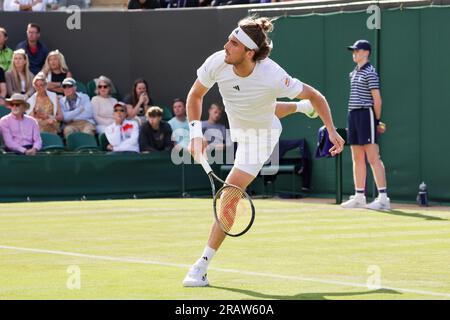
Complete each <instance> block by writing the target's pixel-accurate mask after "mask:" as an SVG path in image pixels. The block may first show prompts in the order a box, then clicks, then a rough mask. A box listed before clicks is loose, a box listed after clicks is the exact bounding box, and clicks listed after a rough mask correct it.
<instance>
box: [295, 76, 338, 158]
mask: <svg viewBox="0 0 450 320" xmlns="http://www.w3.org/2000/svg"><path fill="white" fill-rule="evenodd" d="M296 98H298V99H308V100H309V101H311V104H312V105H313V107H314V109H316V111H317V113H318V114H319V117H320V119H322V121H323V123H324V124H325V126H326V127H327V130H328V135H329V138H330V141H331V142H332V143H333V147H332V148H331V149H330V153H331V155H332V156H334V155H336V154H338V153H340V152H342V150H344V143H345V141H344V139H342V137H341V136H340V135H339V134H338V133H337V131H336V128H335V127H334V123H333V118H332V116H331V111H330V107H329V106H328V102H327V100H326V99H325V97H324V96H323V95H322V94H321V93H320V92H319V91H318V90H316V89H314V88H313V87H311V86H309V85H307V84H303V90H302V92H300V94H299V95H298V96H297V97H296Z"/></svg>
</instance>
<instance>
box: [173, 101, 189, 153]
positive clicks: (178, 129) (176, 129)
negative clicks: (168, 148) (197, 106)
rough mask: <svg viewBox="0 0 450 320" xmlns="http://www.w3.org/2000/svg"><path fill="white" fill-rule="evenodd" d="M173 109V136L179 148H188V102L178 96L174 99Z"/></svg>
mask: <svg viewBox="0 0 450 320" xmlns="http://www.w3.org/2000/svg"><path fill="white" fill-rule="evenodd" d="M172 111H173V114H174V117H173V118H172V119H170V120H169V125H170V127H171V128H172V132H173V138H172V140H173V141H175V146H176V148H177V149H180V148H184V149H186V148H187V147H188V145H189V123H188V120H187V117H186V103H185V102H184V100H183V99H181V98H177V99H175V100H174V101H173V104H172Z"/></svg>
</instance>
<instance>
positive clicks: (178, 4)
mask: <svg viewBox="0 0 450 320" xmlns="http://www.w3.org/2000/svg"><path fill="white" fill-rule="evenodd" d="M166 2H167V4H168V5H167V7H168V8H189V7H198V6H200V4H199V0H166ZM209 2H210V3H211V1H209Z"/></svg>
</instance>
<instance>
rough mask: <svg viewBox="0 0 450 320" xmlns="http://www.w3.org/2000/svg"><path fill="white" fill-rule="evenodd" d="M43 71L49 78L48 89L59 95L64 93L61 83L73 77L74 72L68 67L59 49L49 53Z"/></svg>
mask: <svg viewBox="0 0 450 320" xmlns="http://www.w3.org/2000/svg"><path fill="white" fill-rule="evenodd" d="M42 72H44V74H45V77H46V78H47V88H48V90H49V91H52V92H55V93H57V94H59V95H64V90H63V88H62V87H61V83H62V82H63V80H64V79H65V78H72V73H71V72H70V71H69V68H68V67H67V64H66V59H65V58H64V55H63V54H62V53H61V52H59V50H54V51H51V52H50V53H49V54H48V56H47V58H46V59H45V64H44V67H43V68H42Z"/></svg>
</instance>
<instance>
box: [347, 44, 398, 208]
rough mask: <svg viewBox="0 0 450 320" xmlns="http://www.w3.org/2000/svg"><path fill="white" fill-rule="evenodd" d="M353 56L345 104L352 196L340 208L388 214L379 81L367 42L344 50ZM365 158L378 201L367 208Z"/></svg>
mask: <svg viewBox="0 0 450 320" xmlns="http://www.w3.org/2000/svg"><path fill="white" fill-rule="evenodd" d="M347 48H348V49H349V50H351V51H352V53H353V61H354V62H355V63H356V67H355V69H354V70H353V71H352V72H351V73H350V99H349V104H348V143H349V144H350V145H351V150H352V159H353V179H354V183H355V195H354V196H351V197H350V199H349V200H348V201H346V202H344V203H342V204H341V206H342V207H344V208H368V209H373V210H389V209H390V200H389V198H388V196H387V188H386V173H385V169H384V164H383V162H382V161H381V158H380V151H379V146H378V144H377V135H378V134H381V133H383V132H384V130H385V125H384V124H383V123H382V122H380V119H381V104H382V102H381V94H380V83H379V77H378V74H377V72H376V70H375V68H374V67H373V66H372V65H371V64H370V62H369V57H370V53H371V51H372V47H371V45H370V43H369V41H367V40H358V41H356V42H355V43H354V44H353V45H352V46H349V47H347ZM366 157H367V160H368V161H369V164H370V166H371V168H372V172H373V176H374V177H375V183H376V185H377V188H378V197H377V198H376V199H375V200H374V201H373V202H371V203H370V204H366V197H365V195H364V188H365V185H366Z"/></svg>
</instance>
